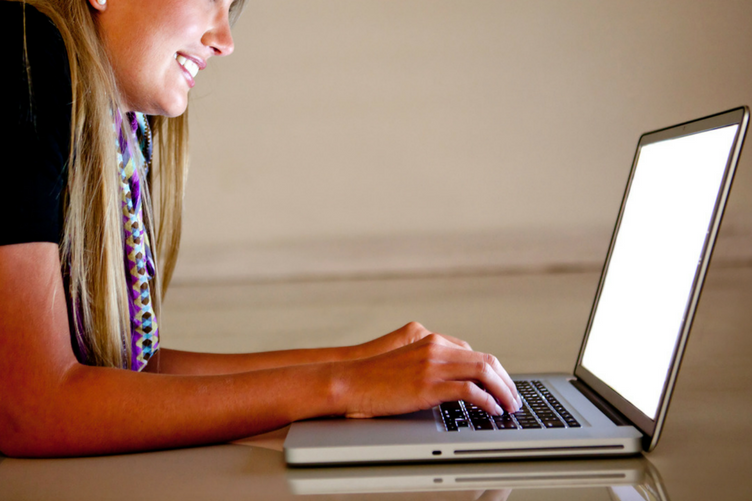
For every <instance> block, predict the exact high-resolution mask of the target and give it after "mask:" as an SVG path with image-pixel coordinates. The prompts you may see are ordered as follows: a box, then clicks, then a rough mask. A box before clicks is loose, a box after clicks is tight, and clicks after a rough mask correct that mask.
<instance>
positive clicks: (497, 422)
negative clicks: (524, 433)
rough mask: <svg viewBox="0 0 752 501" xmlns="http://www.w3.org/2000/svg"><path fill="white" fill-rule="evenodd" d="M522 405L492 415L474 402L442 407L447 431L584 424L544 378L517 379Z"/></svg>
mask: <svg viewBox="0 0 752 501" xmlns="http://www.w3.org/2000/svg"><path fill="white" fill-rule="evenodd" d="M515 384H516V385H517V391H518V392H519V393H520V397H521V398H522V408H521V409H520V410H519V411H518V412H515V413H512V414H509V413H506V412H505V413H504V414H502V415H500V416H491V415H489V414H488V413H487V412H486V411H484V410H482V409H480V408H479V407H477V406H476V405H474V404H471V403H470V402H465V401H464V400H458V401H456V402H444V403H443V404H441V405H440V406H439V410H440V412H441V419H442V421H443V422H444V428H445V429H446V431H460V430H461V429H471V430H525V429H531V428H540V429H556V428H580V427H581V426H582V425H580V423H578V422H577V420H576V419H575V418H574V416H572V414H571V413H570V412H569V411H568V410H567V409H566V408H564V406H563V405H561V403H559V401H558V400H557V399H556V397H554V396H553V395H552V394H551V392H550V391H549V390H548V388H546V386H545V385H544V384H543V383H541V382H540V381H535V380H533V381H515Z"/></svg>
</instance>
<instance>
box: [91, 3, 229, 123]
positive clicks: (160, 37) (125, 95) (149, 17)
mask: <svg viewBox="0 0 752 501" xmlns="http://www.w3.org/2000/svg"><path fill="white" fill-rule="evenodd" d="M90 4H91V5H92V7H94V8H95V9H96V10H97V15H96V16H95V21H96V23H97V27H98V29H99V33H100V36H101V37H102V39H103V42H104V45H105V48H106V49H107V53H108V55H109V58H110V63H111V64H112V67H113V71H114V73H115V78H116V79H117V83H118V88H119V90H120V98H121V104H122V106H123V108H124V109H123V111H140V112H142V113H146V114H149V115H164V116H178V115H180V114H182V113H183V112H184V111H185V109H186V107H187V105H188V91H189V90H190V89H191V87H193V86H194V85H195V80H194V78H195V77H196V73H198V71H199V70H201V69H203V68H204V67H205V66H206V62H207V60H208V59H209V58H210V57H212V56H223V55H228V54H230V53H231V52H232V50H233V40H232V34H231V32H230V23H229V11H230V6H231V5H232V0H108V1H107V2H106V4H105V5H99V4H98V3H97V2H96V0H90Z"/></svg>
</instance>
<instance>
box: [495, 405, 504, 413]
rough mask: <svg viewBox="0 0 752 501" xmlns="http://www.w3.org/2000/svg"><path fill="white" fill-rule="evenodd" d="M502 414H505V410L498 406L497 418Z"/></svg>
mask: <svg viewBox="0 0 752 501" xmlns="http://www.w3.org/2000/svg"><path fill="white" fill-rule="evenodd" d="M502 414H504V409H502V408H501V406H500V405H498V404H496V416H501V415H502Z"/></svg>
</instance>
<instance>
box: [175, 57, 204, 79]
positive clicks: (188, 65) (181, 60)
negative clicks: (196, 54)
mask: <svg viewBox="0 0 752 501" xmlns="http://www.w3.org/2000/svg"><path fill="white" fill-rule="evenodd" d="M175 59H176V60H177V62H178V64H179V65H180V66H182V67H183V68H185V70H186V71H187V72H188V73H189V74H190V75H191V78H196V75H197V74H198V70H199V69H200V68H199V67H198V64H196V63H195V62H193V61H191V60H190V59H188V58H187V57H185V56H181V55H180V54H175Z"/></svg>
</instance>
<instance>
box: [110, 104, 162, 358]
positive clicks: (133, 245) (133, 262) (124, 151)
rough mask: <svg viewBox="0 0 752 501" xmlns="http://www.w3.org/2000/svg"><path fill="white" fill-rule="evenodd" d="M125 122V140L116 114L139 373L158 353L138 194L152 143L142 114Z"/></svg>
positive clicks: (150, 268) (149, 257) (128, 279)
mask: <svg viewBox="0 0 752 501" xmlns="http://www.w3.org/2000/svg"><path fill="white" fill-rule="evenodd" d="M125 119H126V120H127V121H128V124H129V125H130V127H127V128H128V129H129V131H132V134H128V135H127V136H125V135H124V134H123V133H122V127H121V124H122V120H123V117H122V115H121V114H120V113H119V112H117V113H116V117H115V124H114V125H115V130H116V131H117V137H118V139H117V152H118V164H119V167H120V188H121V189H120V194H121V202H122V208H123V230H124V233H123V236H124V240H125V271H126V283H127V284H128V303H129V306H130V317H131V370H134V371H140V370H142V369H143V368H144V367H146V364H147V363H148V361H149V359H150V358H151V357H152V356H153V355H154V353H156V351H157V350H158V349H159V329H158V327H157V318H156V316H155V315H154V308H153V304H152V299H151V288H150V285H149V281H150V280H151V279H152V278H153V277H154V275H155V269H156V268H155V265H154V258H153V256H152V253H151V246H150V244H149V235H148V232H147V231H146V229H145V228H144V214H143V197H142V191H141V181H142V179H143V177H142V176H146V174H147V173H148V169H149V166H150V164H151V155H152V140H151V130H150V129H149V123H148V122H147V120H146V117H145V116H144V115H143V114H141V113H126V115H125ZM134 140H135V141H134ZM134 142H136V143H137V144H134ZM142 166H143V167H142Z"/></svg>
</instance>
